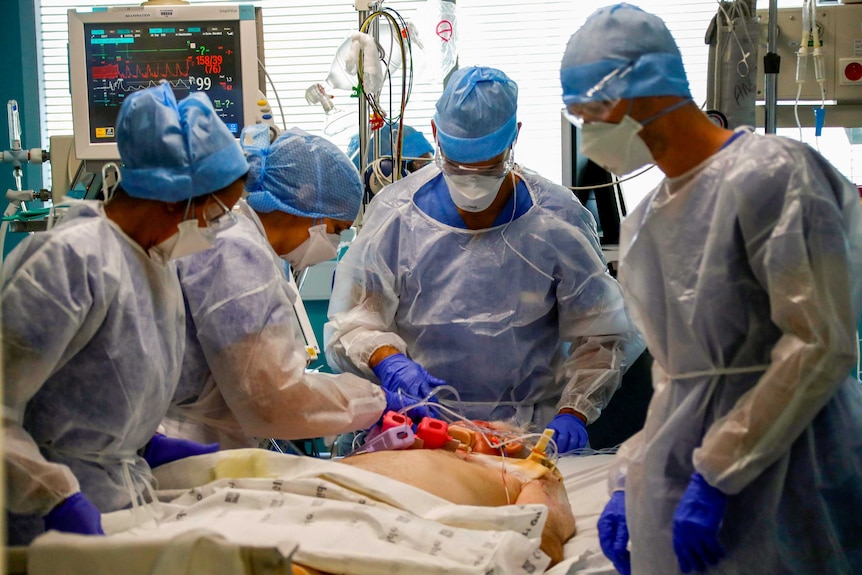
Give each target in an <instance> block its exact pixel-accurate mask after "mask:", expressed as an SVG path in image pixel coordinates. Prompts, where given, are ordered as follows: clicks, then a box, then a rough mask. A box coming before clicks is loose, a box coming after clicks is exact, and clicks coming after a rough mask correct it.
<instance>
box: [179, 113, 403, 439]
mask: <svg viewBox="0 0 862 575" xmlns="http://www.w3.org/2000/svg"><path fill="white" fill-rule="evenodd" d="M240 142H241V143H242V147H243V149H244V150H245V152H246V154H247V158H248V162H249V164H250V166H251V168H250V170H249V174H248V177H247V179H246V183H245V189H246V192H247V196H246V198H245V199H241V200H240V201H239V204H238V206H237V209H236V210H235V213H234V214H233V217H234V219H235V220H236V224H235V225H234V226H232V227H231V228H230V229H228V230H226V231H225V232H224V233H223V234H220V235H219V237H218V239H217V240H216V248H215V249H214V250H212V251H209V252H201V253H198V254H194V255H191V256H188V257H185V258H181V259H180V260H178V262H177V268H178V270H179V277H180V283H181V284H182V289H183V296H184V298H185V303H186V309H187V310H188V316H187V326H188V329H187V337H186V340H187V343H186V353H185V358H184V360H183V370H182V377H181V379H180V384H179V387H178V389H177V394H176V397H175V405H174V406H173V407H172V408H171V410H170V415H169V418H168V420H167V421H166V422H165V425H166V428H167V429H168V431H169V434H171V435H177V436H180V437H186V438H189V439H193V440H196V441H207V442H209V441H219V442H220V444H221V447H222V448H229V447H249V446H254V445H257V443H258V441H257V440H255V439H254V438H255V437H257V438H263V437H274V438H279V439H300V438H308V437H319V436H325V435H336V434H340V433H345V432H349V431H355V430H357V429H364V428H368V427H370V426H371V425H373V424H374V423H375V422H377V420H379V419H380V417H381V416H382V414H383V412H384V410H385V408H386V407H387V402H386V396H385V394H384V393H383V391H382V390H381V389H380V388H379V387H378V386H377V385H375V384H373V383H371V382H370V381H368V380H366V379H363V378H360V377H357V376H355V375H352V374H340V375H333V374H328V373H311V372H306V371H305V368H306V365H307V361H308V354H307V352H306V349H305V342H304V340H303V337H302V333H301V331H300V326H299V320H298V319H297V316H296V312H295V310H294V302H295V300H296V298H297V297H299V295H298V293H297V291H296V287H295V285H296V284H294V283H289V282H288V279H287V277H286V276H285V271H284V263H285V262H284V260H287V261H288V262H290V265H291V266H292V267H293V269H294V270H297V271H300V270H303V269H304V268H306V267H308V266H312V265H314V264H317V263H320V262H323V261H327V260H331V259H333V258H335V256H336V250H337V246H338V243H339V234H340V233H341V231H343V230H346V229H348V228H349V227H350V226H351V225H352V223H353V220H354V218H355V217H356V214H357V213H358V211H359V205H360V202H361V200H362V184H361V182H360V181H359V176H358V175H357V173H356V169H355V168H354V167H353V165H352V164H351V163H350V160H349V159H348V158H347V156H346V155H345V154H344V152H342V151H341V150H339V149H338V148H337V147H336V146H335V145H334V144H332V143H331V142H329V141H328V140H326V139H324V138H321V137H319V136H313V135H311V134H308V133H306V132H303V131H302V130H300V129H298V128H293V129H291V130H289V131H287V132H285V133H283V134H281V135H280V136H279V137H278V138H277V139H276V140H275V141H274V142H272V143H270V136H269V130H268V128H267V126H266V125H263V124H261V125H255V126H249V127H247V128H245V130H243V133H242V135H241V137H240ZM390 407H391V408H394V409H400V408H401V407H403V405H402V404H398V405H396V404H392V405H391V406H390Z"/></svg>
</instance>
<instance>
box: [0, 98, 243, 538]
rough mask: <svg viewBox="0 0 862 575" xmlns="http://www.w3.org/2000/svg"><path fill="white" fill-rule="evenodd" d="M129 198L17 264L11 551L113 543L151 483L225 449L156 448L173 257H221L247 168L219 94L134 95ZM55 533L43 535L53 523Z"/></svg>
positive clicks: (129, 119) (7, 293)
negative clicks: (165, 468)
mask: <svg viewBox="0 0 862 575" xmlns="http://www.w3.org/2000/svg"><path fill="white" fill-rule="evenodd" d="M116 133H117V144H118V146H119V150H120V155H121V157H122V160H123V167H122V168H121V170H120V174H121V176H122V178H121V182H122V184H121V188H117V189H115V190H113V191H112V193H111V192H109V193H108V194H107V196H108V199H106V200H105V201H104V202H102V201H80V202H74V203H73V204H72V205H71V207H70V208H69V209H68V211H67V212H66V213H65V214H64V215H63V218H62V220H61V221H60V223H59V224H58V225H57V226H56V227H54V228H53V229H52V230H50V231H47V232H44V233H37V234H34V235H31V236H30V237H28V238H26V239H25V241H23V242H22V243H21V244H20V245H19V246H18V247H17V248H16V249H15V250H14V251H13V252H12V253H11V254H9V256H8V258H7V260H6V261H5V262H4V265H3V288H2V306H3V307H2V313H3V328H2V329H3V376H4V382H5V389H4V394H3V403H4V417H3V432H4V443H5V446H4V447H5V453H4V459H5V465H6V487H7V492H6V508H7V511H8V512H9V523H8V526H9V533H8V536H9V537H8V540H9V543H10V544H14V545H21V544H27V543H29V541H30V540H32V538H33V537H35V536H36V535H38V534H39V533H41V532H42V531H44V530H45V529H58V530H61V531H70V532H76V533H83V534H101V533H102V526H101V516H100V512H101V513H106V512H110V511H116V510H119V509H123V508H125V507H129V506H130V505H132V504H133V505H134V508H135V511H136V512H139V511H140V508H139V507H138V504H139V501H138V499H139V497H144V495H145V494H146V491H147V489H148V487H149V486H150V483H151V481H152V476H151V474H150V468H151V467H153V466H157V465H160V464H162V463H167V462H168V461H172V460H175V459H178V458H180V457H184V456H186V455H195V454H199V453H204V452H208V451H212V450H214V449H215V448H216V446H203V445H197V444H195V443H192V442H187V441H182V440H177V439H173V438H168V437H165V436H163V435H160V434H156V430H157V428H158V426H159V422H160V421H161V420H162V418H163V417H164V415H165V413H166V412H167V409H168V405H169V403H170V400H171V397H172V396H173V394H174V390H175V389H176V385H177V382H178V381H179V374H180V364H181V360H182V356H183V347H184V334H185V318H184V310H183V302H182V297H181V292H180V287H179V282H178V281H177V277H176V270H175V269H174V267H173V264H172V263H171V261H170V260H171V258H173V257H175V256H177V255H178V254H180V253H186V254H187V253H191V252H193V251H196V250H201V249H207V247H208V246H210V245H211V244H212V235H213V233H214V232H215V231H216V229H217V227H218V225H219V221H220V219H221V217H222V215H223V214H224V209H223V206H225V205H231V204H232V203H234V202H235V201H236V199H237V198H238V197H239V195H240V193H241V191H242V178H243V176H244V175H245V173H246V171H247V170H248V164H247V162H246V160H245V157H244V156H243V153H242V150H241V149H240V147H239V145H238V144H237V141H236V139H235V138H234V137H233V136H232V135H231V133H230V132H229V131H228V129H227V127H226V126H225V125H224V123H223V122H222V121H221V120H220V119H219V117H218V116H217V115H216V113H215V111H214V110H213V107H212V104H211V103H210V101H209V100H208V99H207V97H206V96H205V95H202V94H201V95H198V94H194V95H192V96H189V97H188V98H186V99H185V100H183V101H182V102H180V103H179V104H178V103H177V101H176V100H175V98H174V95H173V93H172V92H171V90H170V87H169V86H168V85H167V84H162V85H160V86H157V87H154V88H150V89H147V90H143V91H140V92H136V93H134V94H130V95H129V96H128V97H127V98H126V100H125V101H124V104H123V106H122V108H121V109H120V112H119V116H118V118H117V124H116ZM43 518H44V520H43Z"/></svg>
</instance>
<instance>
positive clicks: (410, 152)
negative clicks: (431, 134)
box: [347, 124, 434, 169]
mask: <svg viewBox="0 0 862 575" xmlns="http://www.w3.org/2000/svg"><path fill="white" fill-rule="evenodd" d="M403 130H404V140H403V141H402V142H401V146H402V147H401V155H402V156H403V157H405V158H421V157H422V156H424V155H425V154H433V153H434V147H433V146H432V145H431V143H430V142H429V141H428V140H427V139H425V136H424V135H423V134H422V132H419V131H418V130H416V129H415V128H413V127H412V126H406V125H405V126H404V128H403ZM390 132H391V133H392V134H393V136H392V138H391V139H392V140H393V141H394V140H395V139H396V138H397V137H398V128H395V130H394V131H393V130H391V126H390V125H389V124H386V125H385V126H383V127H382V128H380V129H379V130H377V131H376V132H374V135H373V136H371V141H370V142H369V143H370V145H369V146H368V159H369V160H370V159H371V150H373V149H374V139H375V138H380V155H381V156H391V155H392V146H390V137H389V134H390ZM347 155H348V157H349V158H350V160H351V161H352V162H353V165H354V166H356V168H357V169H359V136H358V135H354V136H353V137H351V138H350V142H349V143H348V144H347Z"/></svg>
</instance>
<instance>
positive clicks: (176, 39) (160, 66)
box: [84, 21, 243, 143]
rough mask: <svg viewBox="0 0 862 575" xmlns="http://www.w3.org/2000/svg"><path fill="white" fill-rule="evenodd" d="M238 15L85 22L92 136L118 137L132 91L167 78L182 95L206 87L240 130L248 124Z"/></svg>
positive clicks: (230, 123)
mask: <svg viewBox="0 0 862 575" xmlns="http://www.w3.org/2000/svg"><path fill="white" fill-rule="evenodd" d="M237 26H238V23H237V22H236V21H224V22H221V21H210V22H201V23H199V24H186V23H180V22H177V23H171V24H169V25H154V24H150V23H147V24H144V23H141V24H137V23H135V24H134V25H129V24H123V25H122V26H118V25H113V24H110V25H109V24H94V23H89V24H85V27H84V34H85V42H86V59H87V86H88V90H89V114H90V141H91V142H94V143H107V142H113V141H114V125H115V123H116V118H117V114H118V112H119V109H120V106H121V105H122V103H123V100H124V99H125V97H126V95H128V94H130V93H133V92H136V91H138V90H143V89H145V88H148V87H150V86H155V85H156V84H158V83H160V82H162V81H165V82H168V83H170V85H171V87H172V88H173V90H174V94H175V95H176V97H177V100H181V99H183V98H185V97H186V96H187V95H188V94H189V93H190V92H205V93H206V94H207V95H208V96H209V98H210V100H211V101H212V102H213V106H214V107H215V109H216V112H217V113H218V114H219V116H220V117H221V118H222V120H223V121H224V122H225V124H227V126H228V128H230V129H231V131H233V132H234V133H235V134H237V135H238V134H239V129H240V126H241V125H242V113H243V112H242V110H243V106H242V86H241V79H240V78H241V76H240V62H239V32H238V29H237Z"/></svg>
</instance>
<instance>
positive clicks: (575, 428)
mask: <svg viewBox="0 0 862 575" xmlns="http://www.w3.org/2000/svg"><path fill="white" fill-rule="evenodd" d="M548 427H549V428H551V429H553V430H554V441H556V442H557V451H558V452H559V453H566V452H568V451H572V450H574V449H580V448H582V447H586V446H587V441H588V440H589V436H587V426H586V425H584V422H583V421H581V418H580V417H578V416H577V415H572V414H571V413H558V414H557V416H556V417H554V419H553V420H552V421H551V423H549V424H548Z"/></svg>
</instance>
